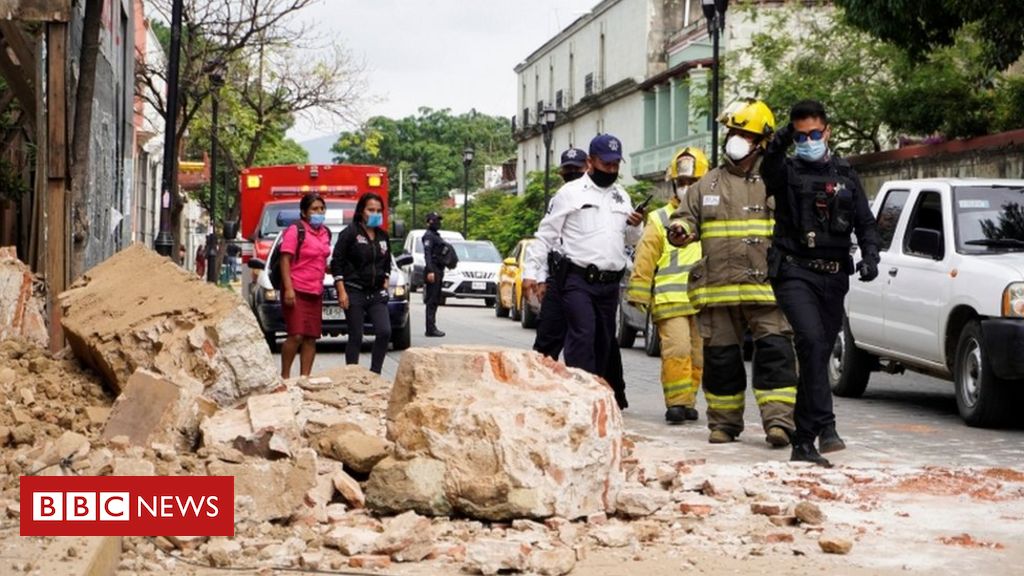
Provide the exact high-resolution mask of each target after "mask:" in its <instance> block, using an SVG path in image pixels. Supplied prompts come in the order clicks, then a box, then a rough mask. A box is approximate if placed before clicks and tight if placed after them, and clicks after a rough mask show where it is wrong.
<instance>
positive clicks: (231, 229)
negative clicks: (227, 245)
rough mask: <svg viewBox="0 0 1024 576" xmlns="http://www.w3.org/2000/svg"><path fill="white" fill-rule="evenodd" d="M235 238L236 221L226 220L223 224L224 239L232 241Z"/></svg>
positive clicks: (236, 231)
mask: <svg viewBox="0 0 1024 576" xmlns="http://www.w3.org/2000/svg"><path fill="white" fill-rule="evenodd" d="M235 236H238V220H228V221H225V222H224V238H226V239H228V240H234V239H235Z"/></svg>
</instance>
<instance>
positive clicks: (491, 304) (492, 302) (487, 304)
mask: <svg viewBox="0 0 1024 576" xmlns="http://www.w3.org/2000/svg"><path fill="white" fill-rule="evenodd" d="M497 302H498V299H497V298H484V308H494V309H497V306H496V304H497ZM499 316H500V314H499Z"/></svg>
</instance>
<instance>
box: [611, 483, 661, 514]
mask: <svg viewBox="0 0 1024 576" xmlns="http://www.w3.org/2000/svg"><path fill="white" fill-rule="evenodd" d="M668 502H669V494H668V492H665V491H664V490H655V489H652V488H646V487H644V486H628V487H626V488H623V489H622V490H620V491H619V498H618V501H617V502H616V510H617V511H618V513H620V514H622V515H624V516H628V517H634V518H639V517H642V516H650V515H651V514H654V513H655V512H657V511H658V510H660V509H661V508H662V507H663V506H665V505H667V504H668Z"/></svg>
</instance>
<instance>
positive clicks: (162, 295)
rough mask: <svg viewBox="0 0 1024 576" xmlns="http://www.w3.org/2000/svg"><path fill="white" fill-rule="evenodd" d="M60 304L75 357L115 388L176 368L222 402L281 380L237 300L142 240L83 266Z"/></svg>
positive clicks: (245, 308) (248, 314) (250, 316)
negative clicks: (142, 372)
mask: <svg viewBox="0 0 1024 576" xmlns="http://www.w3.org/2000/svg"><path fill="white" fill-rule="evenodd" d="M60 303H61V308H62V312H63V317H62V320H61V323H62V325H63V326H64V332H65V334H66V336H67V339H68V343H69V344H70V345H71V348H72V350H73V351H74V353H75V355H76V356H77V357H78V358H79V360H81V361H82V362H83V363H85V364H87V365H88V366H90V367H92V368H93V369H94V370H96V371H97V372H98V373H99V374H101V375H102V376H103V378H104V380H106V382H107V384H109V385H110V386H111V387H113V388H114V390H115V391H117V392H120V391H121V390H122V389H124V387H125V386H126V384H127V382H128V378H129V377H130V376H131V375H132V373H134V372H135V370H137V369H139V368H145V369H147V370H153V371H155V372H159V373H162V374H166V375H168V376H171V377H172V378H173V377H174V376H175V375H177V374H179V373H183V374H185V375H187V376H189V377H191V378H193V379H195V380H198V381H199V382H201V383H202V384H203V387H204V395H205V396H206V397H208V398H210V399H211V400H213V401H215V402H216V403H217V404H219V405H221V406H227V405H233V404H234V403H236V402H237V401H238V400H240V399H242V398H245V397H247V396H249V395H250V394H253V393H257V392H264V391H268V390H270V389H273V388H275V387H276V386H277V385H278V384H279V383H280V378H279V376H278V372H277V365H276V363H275V362H274V359H273V357H272V356H271V355H270V350H269V349H268V348H267V345H266V342H265V341H264V340H263V334H262V333H261V332H260V329H259V326H258V325H257V324H256V319H255V317H254V316H253V314H252V312H251V311H250V310H249V308H248V306H246V304H245V303H244V302H242V299H241V298H240V297H239V296H238V295H237V294H235V293H234V292H232V291H230V290H224V289H223V288H219V287H217V286H214V285H212V284H208V283H206V282H203V281H202V280H200V279H199V278H197V277H195V275H193V274H189V273H188V272H186V271H185V270H183V269H182V268H181V267H179V266H177V265H175V264H174V263H173V262H171V261H170V260H168V259H167V258H164V257H162V256H160V255H158V254H157V253H155V252H153V251H152V250H149V249H148V248H146V247H144V246H142V245H138V244H136V245H134V246H132V247H130V248H126V249H125V250H122V251H121V252H118V253H117V254H115V255H114V256H112V257H110V258H109V259H107V260H106V261H104V262H103V263H101V264H100V265H98V266H96V267H94V268H92V269H90V270H89V271H88V272H87V273H86V274H85V275H84V276H82V277H81V278H79V279H78V280H76V281H75V283H74V284H73V285H72V286H71V288H70V289H69V290H67V291H66V292H64V293H62V294H61V295H60Z"/></svg>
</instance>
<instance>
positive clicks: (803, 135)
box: [793, 129, 825, 144]
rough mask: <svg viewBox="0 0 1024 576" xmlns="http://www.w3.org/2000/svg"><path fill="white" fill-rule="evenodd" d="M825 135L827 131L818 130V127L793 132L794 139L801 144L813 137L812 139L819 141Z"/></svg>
mask: <svg viewBox="0 0 1024 576" xmlns="http://www.w3.org/2000/svg"><path fill="white" fill-rule="evenodd" d="M824 137H825V131H824V130H817V129H815V130H811V131H810V132H794V133H793V141H794V142H797V143H800V144H802V143H804V142H807V140H808V139H811V140H814V141H818V140H821V139H822V138H824Z"/></svg>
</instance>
